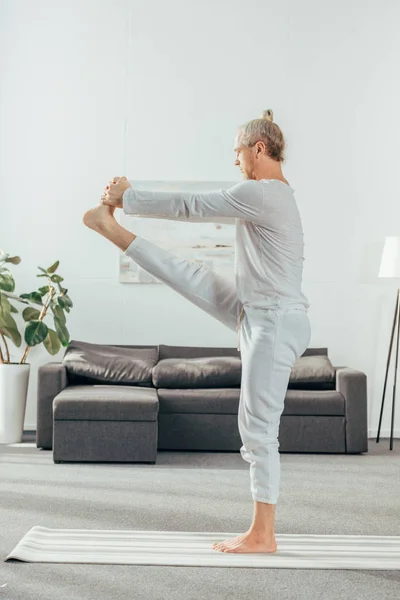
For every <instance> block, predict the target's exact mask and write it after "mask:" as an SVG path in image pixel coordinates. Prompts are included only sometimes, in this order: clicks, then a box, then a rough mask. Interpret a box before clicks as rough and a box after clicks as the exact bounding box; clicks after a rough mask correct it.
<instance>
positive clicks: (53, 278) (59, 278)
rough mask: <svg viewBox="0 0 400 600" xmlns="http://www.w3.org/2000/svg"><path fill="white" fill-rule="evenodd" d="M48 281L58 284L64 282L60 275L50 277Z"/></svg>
mask: <svg viewBox="0 0 400 600" xmlns="http://www.w3.org/2000/svg"><path fill="white" fill-rule="evenodd" d="M50 279H51V281H53V282H54V283H60V282H61V281H64V277H61V276H60V275H52V276H51V277H50Z"/></svg>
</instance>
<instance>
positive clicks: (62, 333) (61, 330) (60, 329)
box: [54, 317, 69, 346]
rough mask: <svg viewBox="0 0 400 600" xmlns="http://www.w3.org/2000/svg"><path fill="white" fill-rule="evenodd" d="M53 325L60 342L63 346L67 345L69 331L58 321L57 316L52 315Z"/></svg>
mask: <svg viewBox="0 0 400 600" xmlns="http://www.w3.org/2000/svg"><path fill="white" fill-rule="evenodd" d="M54 326H55V328H56V331H57V335H58V337H59V338H60V342H61V343H62V345H63V346H68V343H69V332H68V329H67V328H66V326H65V325H63V324H62V323H60V320H59V319H57V317H54Z"/></svg>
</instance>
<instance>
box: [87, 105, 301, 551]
mask: <svg viewBox="0 0 400 600" xmlns="http://www.w3.org/2000/svg"><path fill="white" fill-rule="evenodd" d="M284 148H285V141H284V138H283V135H282V132H281V130H280V128H279V127H278V126H277V125H276V124H275V123H274V122H273V114H272V111H271V110H269V111H265V113H264V115H263V117H262V118H261V119H254V120H252V121H249V122H248V123H246V124H245V125H244V126H242V127H241V128H240V129H239V131H238V134H237V137H236V141H235V153H236V160H235V165H236V166H238V167H239V168H240V171H241V172H242V174H243V179H244V181H243V182H241V183H238V184H237V185H235V186H233V187H232V188H230V189H228V190H222V191H216V192H206V193H201V194H190V193H170V192H143V191H136V190H134V189H132V186H131V185H130V183H129V181H128V180H127V178H126V177H114V179H113V180H112V181H110V182H109V184H108V185H107V186H106V188H105V191H104V194H103V195H102V198H101V204H100V205H98V206H97V207H95V208H94V209H92V210H89V211H88V212H86V213H85V215H84V223H85V224H86V225H87V226H88V227H90V228H92V229H94V230H95V231H97V232H98V233H100V234H101V235H103V236H104V237H105V238H107V239H108V240H110V241H111V242H112V243H114V244H115V245H116V246H118V248H120V249H121V250H122V251H123V252H124V253H126V255H127V256H130V257H131V258H132V260H134V261H135V262H136V263H137V264H138V265H140V266H141V267H142V268H144V269H145V270H147V271H148V272H150V273H151V274H152V275H153V276H155V277H156V278H157V279H159V280H160V281H162V282H164V283H166V284H167V285H169V286H170V287H172V288H173V289H175V290H176V291H177V292H178V293H180V294H181V295H183V296H184V297H186V298H187V299H189V300H190V301H191V302H193V303H194V304H196V305H197V306H199V307H200V308H202V309H203V310H205V311H206V312H208V313H209V314H211V315H212V316H214V317H215V318H217V319H219V320H220V321H222V322H223V323H225V324H226V325H227V326H228V327H230V328H232V329H234V330H235V329H238V333H239V336H240V337H239V340H240V345H241V359H242V380H241V388H240V402H239V411H238V427H239V433H240V436H241V439H242V443H243V445H242V447H241V448H240V452H241V455H242V457H243V459H244V460H246V461H247V462H249V463H250V482H251V494H252V498H253V500H254V514H253V521H252V524H251V525H250V527H249V529H248V530H247V531H246V532H245V533H244V534H242V535H240V536H238V537H235V538H233V539H230V540H225V541H223V542H221V543H218V544H214V545H213V547H214V549H215V550H217V551H220V552H235V553H250V552H252V553H253V552H268V553H270V552H275V551H276V549H277V544H276V539H275V532H274V522H275V506H276V503H277V500H278V495H279V484H280V456H279V442H278V433H279V423H280V416H281V413H282V411H283V408H284V400H285V395H286V390H287V386H288V382H289V377H290V372H291V369H292V367H293V365H294V363H295V361H296V359H297V358H298V357H299V356H301V355H302V354H303V352H304V351H305V350H306V348H307V347H308V344H309V342H310V335H311V331H310V323H309V319H308V314H307V310H308V307H309V304H308V301H307V298H306V297H305V296H304V294H303V293H302V292H301V284H302V272H303V261H304V257H303V250H304V243H303V229H302V224H301V219H300V215H299V211H298V208H297V205H296V201H295V198H294V190H293V189H292V188H291V187H290V185H289V183H288V181H287V180H286V179H285V178H284V176H283V173H282V168H281V163H282V162H283V160H284ZM116 208H122V209H123V210H124V212H125V213H127V214H133V215H137V216H141V217H145V216H151V217H153V218H154V217H156V218H167V219H178V220H187V221H194V220H195V221H212V222H213V221H218V220H221V219H223V220H225V221H228V222H236V261H235V269H236V273H235V275H236V282H235V283H231V282H229V281H227V280H226V279H225V278H223V277H221V276H220V275H217V274H216V273H215V272H213V271H212V270H211V269H207V268H206V267H204V265H200V266H199V265H198V264H195V263H194V262H191V261H187V260H185V259H183V258H180V257H177V256H174V255H173V254H171V253H169V252H167V251H166V250H164V249H162V248H160V247H158V246H156V245H155V244H152V243H151V242H149V241H147V240H145V239H143V238H140V237H137V236H135V235H134V234H133V233H131V232H129V231H127V230H126V229H124V228H123V227H121V226H120V225H119V224H118V223H117V221H116V220H115V219H114V217H113V213H114V211H115V209H116Z"/></svg>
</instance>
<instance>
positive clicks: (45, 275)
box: [36, 273, 48, 277]
mask: <svg viewBox="0 0 400 600" xmlns="http://www.w3.org/2000/svg"><path fill="white" fill-rule="evenodd" d="M36 277H48V275H47V273H45V274H44V275H36Z"/></svg>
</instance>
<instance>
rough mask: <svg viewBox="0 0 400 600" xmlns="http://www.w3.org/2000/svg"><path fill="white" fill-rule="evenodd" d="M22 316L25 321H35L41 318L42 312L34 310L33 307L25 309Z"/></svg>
mask: <svg viewBox="0 0 400 600" xmlns="http://www.w3.org/2000/svg"><path fill="white" fill-rule="evenodd" d="M22 316H23V318H24V321H33V320H36V319H38V318H39V317H40V310H38V309H37V308H33V307H32V306H28V307H27V308H25V309H24V311H23V313H22Z"/></svg>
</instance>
